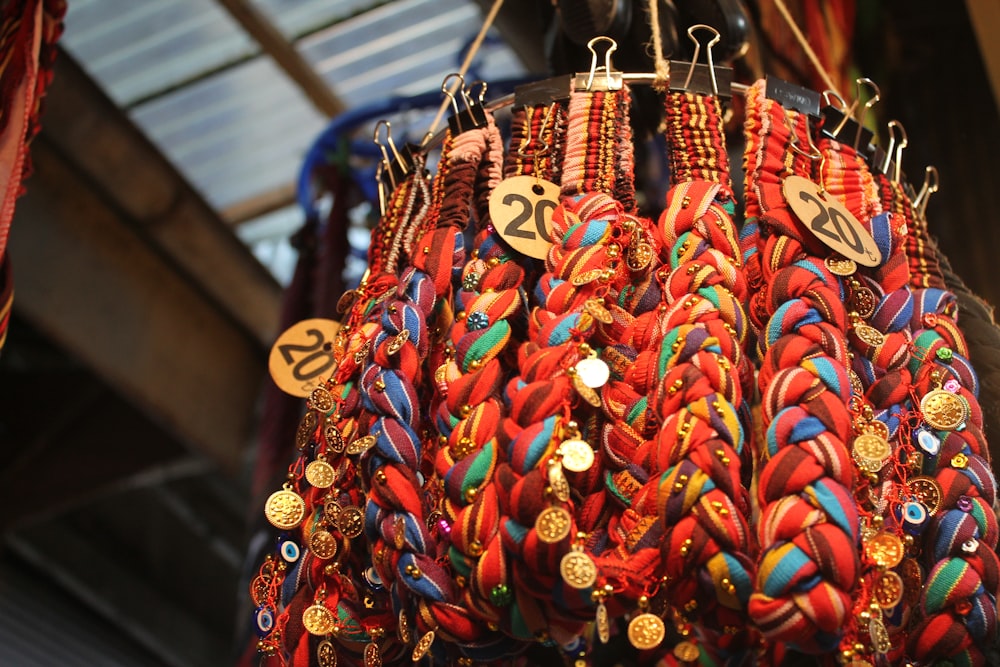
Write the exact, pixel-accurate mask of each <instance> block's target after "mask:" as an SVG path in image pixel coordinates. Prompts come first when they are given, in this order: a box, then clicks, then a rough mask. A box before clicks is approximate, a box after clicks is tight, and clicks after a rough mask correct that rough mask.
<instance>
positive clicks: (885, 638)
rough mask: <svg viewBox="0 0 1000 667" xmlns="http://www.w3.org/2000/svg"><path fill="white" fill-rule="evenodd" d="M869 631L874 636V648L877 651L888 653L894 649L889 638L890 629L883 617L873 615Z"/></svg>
mask: <svg viewBox="0 0 1000 667" xmlns="http://www.w3.org/2000/svg"><path fill="white" fill-rule="evenodd" d="M868 633H869V634H870V635H871V638H872V648H874V649H875V651H876V653H882V654H885V653H888V652H889V651H891V650H892V640H891V639H890V638H889V631H888V630H887V629H886V627H885V623H884V622H882V619H881V618H877V617H874V616H873V617H872V620H871V621H870V622H869V623H868Z"/></svg>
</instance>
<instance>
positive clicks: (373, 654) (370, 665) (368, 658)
mask: <svg viewBox="0 0 1000 667" xmlns="http://www.w3.org/2000/svg"><path fill="white" fill-rule="evenodd" d="M365 667H382V652H381V651H379V650H378V644H376V643H375V642H370V643H368V644H366V645H365Z"/></svg>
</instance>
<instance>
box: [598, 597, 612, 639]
mask: <svg viewBox="0 0 1000 667" xmlns="http://www.w3.org/2000/svg"><path fill="white" fill-rule="evenodd" d="M594 622H595V624H596V625H597V638H598V639H599V640H600V641H601V643H602V644H607V643H608V642H609V641H611V621H610V620H609V619H608V608H607V607H605V606H604V603H603V602H601V603H600V604H598V605H597V618H596V619H595V620H594Z"/></svg>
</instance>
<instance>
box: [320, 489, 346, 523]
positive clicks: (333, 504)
mask: <svg viewBox="0 0 1000 667" xmlns="http://www.w3.org/2000/svg"><path fill="white" fill-rule="evenodd" d="M341 511H342V508H341V506H340V503H338V502H337V501H336V500H334V499H333V498H331V497H330V496H327V497H326V498H324V499H323V516H325V517H326V519H327V521H329V522H330V523H332V524H334V525H336V524H337V521H338V520H339V519H340V512H341Z"/></svg>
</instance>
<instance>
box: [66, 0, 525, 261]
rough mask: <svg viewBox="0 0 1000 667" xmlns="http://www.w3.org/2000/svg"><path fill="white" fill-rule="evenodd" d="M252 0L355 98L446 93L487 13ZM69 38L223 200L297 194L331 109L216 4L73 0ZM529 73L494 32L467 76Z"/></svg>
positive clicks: (332, 82)
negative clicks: (316, 102) (315, 101)
mask: <svg viewBox="0 0 1000 667" xmlns="http://www.w3.org/2000/svg"><path fill="white" fill-rule="evenodd" d="M254 5H255V7H256V8H257V9H259V10H260V11H261V12H262V13H263V14H264V15H265V16H267V17H269V18H270V19H271V20H272V21H273V22H274V25H276V26H277V27H278V29H279V30H280V31H281V32H282V33H283V34H284V35H285V36H286V37H287V38H288V39H289V41H290V42H292V43H293V44H294V45H295V48H296V49H297V50H298V51H299V53H300V54H301V55H302V56H303V58H304V59H305V60H306V61H307V62H308V63H309V64H311V65H312V66H313V68H314V69H315V70H316V71H317V72H318V73H319V75H320V76H321V77H322V78H323V80H324V81H325V82H326V83H327V84H328V85H329V86H330V88H331V89H332V90H333V92H334V93H335V95H336V96H337V97H338V98H339V99H340V100H342V101H343V103H344V104H345V106H346V107H347V108H348V109H355V108H358V107H362V106H365V105H368V104H371V103H374V102H377V101H379V100H381V99H383V98H385V97H387V96H390V95H410V94H417V93H423V92H427V91H432V90H437V89H438V88H440V86H441V82H442V81H443V79H444V77H445V76H446V75H447V74H449V73H450V72H452V71H454V70H456V69H458V67H459V65H460V63H461V60H462V57H463V55H464V50H465V49H466V48H468V46H469V44H470V43H471V41H472V40H473V38H474V37H475V35H476V33H477V32H478V30H479V28H480V26H481V22H482V10H481V9H480V7H479V6H478V5H477V4H476V3H475V2H472V1H471V0H396V1H394V2H372V1H371V0H369V1H367V2H365V1H362V0H340V1H336V0H256V2H254ZM63 45H64V46H65V48H66V49H67V50H68V51H69V52H70V53H71V54H72V55H73V56H74V57H76V58H77V59H78V60H79V61H80V62H81V64H82V65H83V66H84V68H85V69H87V71H88V72H90V73H91V75H92V76H94V78H95V79H96V80H97V81H98V82H99V83H100V84H101V85H102V86H103V87H104V88H105V90H106V91H107V92H108V94H109V95H110V96H111V97H112V99H114V100H115V101H116V102H117V103H118V104H119V105H121V106H122V107H123V108H126V109H127V110H128V112H129V114H130V116H131V117H132V119H133V120H134V121H135V122H136V124H137V125H138V126H139V127H140V128H141V129H142V130H143V131H144V132H145V133H146V134H147V135H148V136H149V137H150V138H151V139H152V140H153V142H154V143H156V144H157V145H158V146H159V147H160V148H161V149H162V151H163V152H164V154H165V155H166V156H167V157H168V158H169V159H170V160H172V161H173V163H174V164H175V165H176V166H177V167H178V168H179V169H180V171H181V172H182V173H183V174H184V175H185V176H186V177H187V178H188V180H189V181H190V182H191V183H192V185H194V187H195V188H196V189H197V190H199V191H200V192H201V193H202V195H203V196H204V197H205V198H206V200H207V201H208V202H209V204H211V205H212V206H213V207H215V208H216V209H218V210H219V211H225V210H228V209H231V208H233V207H238V206H240V205H241V204H244V203H245V202H247V201H253V200H255V199H257V198H261V197H262V196H264V195H267V194H270V193H276V192H278V193H281V192H291V187H292V185H293V184H294V182H295V180H296V178H297V175H298V171H299V169H300V166H301V163H302V159H303V157H304V155H305V153H306V150H307V149H308V147H309V146H310V145H311V144H312V142H313V140H314V139H315V137H316V136H317V135H318V134H319V132H320V131H321V130H322V129H323V128H324V127H325V125H326V123H327V120H328V119H327V118H326V117H325V116H324V115H323V114H321V113H320V112H319V111H317V110H316V108H315V107H314V106H313V105H312V103H311V102H310V101H309V99H308V97H307V96H306V95H305V94H304V93H303V92H302V91H301V89H300V88H299V87H298V86H297V85H296V84H295V83H294V81H293V80H292V79H291V78H290V77H289V76H288V75H287V74H286V73H285V72H284V71H283V70H282V69H281V68H280V67H278V66H277V65H276V64H275V62H274V61H273V60H272V59H271V58H270V57H269V56H268V55H267V54H265V53H263V52H262V51H261V48H260V46H259V45H258V44H257V43H256V42H255V41H254V40H253V39H252V38H251V37H250V36H249V35H248V34H247V33H246V32H244V30H243V29H242V27H241V26H240V25H239V23H237V22H236V21H235V20H234V19H233V18H232V17H231V16H230V15H229V14H228V13H227V12H226V11H225V10H224V9H223V8H222V5H220V4H216V3H215V2H206V0H144V1H143V2H140V3H137V2H134V0H74V1H73V2H71V3H69V11H68V14H67V17H66V31H65V34H64V37H63ZM523 73H524V68H523V67H522V65H521V64H520V62H519V61H518V60H517V58H516V57H515V56H514V54H513V52H512V51H511V50H510V49H509V48H508V47H507V46H506V45H505V44H503V43H500V42H499V41H498V40H489V41H488V42H487V44H486V46H484V56H480V57H478V58H477V59H476V61H475V63H474V67H473V69H472V78H484V79H487V80H489V79H491V78H493V79H496V78H510V77H516V76H522V75H523ZM418 134H419V133H418ZM286 219H287V218H286ZM270 227H271V228H275V227H274V225H271V226H270ZM281 229H282V231H281V233H280V236H275V237H268V238H266V239H260V238H258V239H257V240H256V241H255V243H265V242H266V243H270V244H271V245H272V246H275V244H280V239H281V238H283V237H287V234H288V225H285V226H282V227H281ZM252 236H257V235H252ZM257 254H258V256H259V257H262V258H263V257H264V256H272V257H275V258H277V257H279V256H280V257H281V259H280V260H278V259H275V261H276V262H280V263H281V265H279V264H277V263H272V264H269V266H271V267H272V270H273V271H274V272H275V274H276V275H277V276H279V278H281V277H284V276H286V275H288V273H289V270H288V266H286V265H285V264H287V262H288V261H289V255H288V253H287V252H282V253H277V254H276V253H268V252H266V251H265V252H258V253H257ZM291 257H292V258H294V255H292V256H291Z"/></svg>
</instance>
